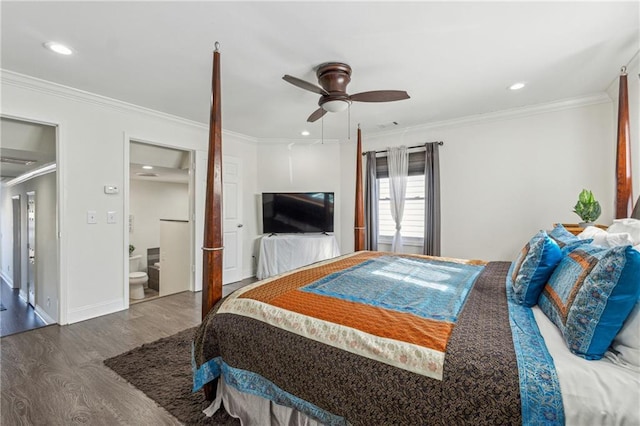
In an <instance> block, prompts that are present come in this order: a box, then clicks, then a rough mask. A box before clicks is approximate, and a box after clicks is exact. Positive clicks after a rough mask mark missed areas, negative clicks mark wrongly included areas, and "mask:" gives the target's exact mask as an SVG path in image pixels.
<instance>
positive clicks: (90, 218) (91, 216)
mask: <svg viewBox="0 0 640 426" xmlns="http://www.w3.org/2000/svg"><path fill="white" fill-rule="evenodd" d="M87 223H88V224H91V225H93V224H96V223H98V213H96V211H95V210H88V211H87Z"/></svg>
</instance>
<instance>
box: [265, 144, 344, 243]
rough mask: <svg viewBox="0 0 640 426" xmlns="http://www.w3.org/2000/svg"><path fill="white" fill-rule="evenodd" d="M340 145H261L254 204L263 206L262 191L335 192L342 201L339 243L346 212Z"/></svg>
mask: <svg viewBox="0 0 640 426" xmlns="http://www.w3.org/2000/svg"><path fill="white" fill-rule="evenodd" d="M340 146H341V143H338V142H335V141H325V143H324V144H322V143H315V144H314V143H302V142H298V143H291V142H289V143H286V142H283V143H274V142H269V143H261V144H259V145H258V158H260V161H259V162H258V191H257V194H256V197H255V198H254V201H253V203H254V204H255V205H256V206H257V207H259V208H260V209H261V208H262V204H260V203H261V200H260V197H259V195H260V194H261V193H262V192H288V191H291V192H315V191H319V192H334V193H335V194H334V197H335V199H336V200H338V201H337V202H336V204H335V206H334V224H333V225H334V231H335V232H334V234H335V235H336V239H337V240H338V242H339V241H340V233H341V232H340V231H341V229H342V226H341V218H342V213H341V212H342V211H343V206H342V202H341V201H342V198H341V191H342V190H343V189H342V184H341V178H342V169H341V162H340V160H339V159H340V155H341V149H340ZM260 217H261V216H260ZM256 221H257V220H256ZM258 232H262V223H259V224H258ZM341 251H342V248H341Z"/></svg>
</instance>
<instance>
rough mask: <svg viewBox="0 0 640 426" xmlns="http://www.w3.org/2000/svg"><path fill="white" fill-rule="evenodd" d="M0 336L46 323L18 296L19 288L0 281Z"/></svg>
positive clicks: (38, 326) (42, 325)
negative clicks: (0, 308)
mask: <svg viewBox="0 0 640 426" xmlns="http://www.w3.org/2000/svg"><path fill="white" fill-rule="evenodd" d="M0 287H1V293H0V303H1V304H2V306H3V307H4V308H6V309H5V310H3V311H0V337H5V336H9V335H11V334H16V333H21V332H23V331H28V330H33V329H36V328H40V327H44V326H46V325H47V324H45V323H44V321H42V319H40V317H39V316H37V315H36V313H35V310H34V309H33V308H32V307H31V306H30V305H28V304H27V303H26V302H25V301H24V300H22V299H21V298H20V296H19V293H20V290H19V289H17V288H16V289H11V288H10V287H9V285H7V283H6V282H5V281H4V280H2V281H1V282H0Z"/></svg>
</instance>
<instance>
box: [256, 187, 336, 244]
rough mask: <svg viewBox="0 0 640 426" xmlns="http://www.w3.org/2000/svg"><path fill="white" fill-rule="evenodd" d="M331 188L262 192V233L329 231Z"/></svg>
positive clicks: (331, 227) (331, 204) (331, 226)
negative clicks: (315, 190) (327, 189)
mask: <svg viewBox="0 0 640 426" xmlns="http://www.w3.org/2000/svg"><path fill="white" fill-rule="evenodd" d="M333 199H334V195H333V192H263V193H262V231H263V232H264V233H265V234H295V233H312V232H333Z"/></svg>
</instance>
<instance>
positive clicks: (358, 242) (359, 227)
mask: <svg viewBox="0 0 640 426" xmlns="http://www.w3.org/2000/svg"><path fill="white" fill-rule="evenodd" d="M354 229H355V243H354V248H355V251H360V250H364V201H363V198H362V131H361V130H360V125H359V124H358V147H357V148H356V212H355V228H354Z"/></svg>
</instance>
